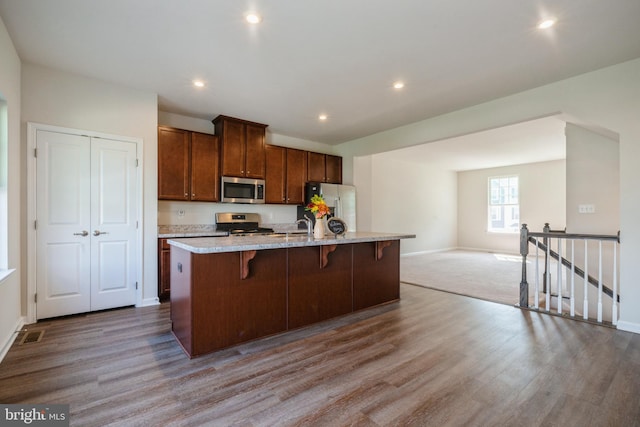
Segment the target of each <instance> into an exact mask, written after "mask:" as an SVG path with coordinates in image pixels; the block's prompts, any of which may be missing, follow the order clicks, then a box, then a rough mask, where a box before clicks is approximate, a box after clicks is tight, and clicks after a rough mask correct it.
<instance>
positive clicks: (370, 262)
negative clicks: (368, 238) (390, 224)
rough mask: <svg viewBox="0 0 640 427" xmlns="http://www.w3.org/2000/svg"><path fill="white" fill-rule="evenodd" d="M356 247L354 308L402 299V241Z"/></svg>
mask: <svg viewBox="0 0 640 427" xmlns="http://www.w3.org/2000/svg"><path fill="white" fill-rule="evenodd" d="M352 246H353V309H354V310H361V309H363V308H367V307H373V306H374V305H378V304H382V303H385V302H387V301H394V300H397V299H400V287H399V277H400V262H399V260H400V240H387V241H382V242H368V243H357V244H354V245H352Z"/></svg>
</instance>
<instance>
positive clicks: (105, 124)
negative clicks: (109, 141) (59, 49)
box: [21, 64, 158, 313]
mask: <svg viewBox="0 0 640 427" xmlns="http://www.w3.org/2000/svg"><path fill="white" fill-rule="evenodd" d="M157 118H158V105H157V95H156V94H154V93H149V92H143V91H139V90H135V89H130V88H127V87H122V86H118V85H114V84H111V83H107V82H103V81H99V80H95V79H90V78H86V77H81V76H77V75H74V74H70V73H66V72H62V71H57V70H53V69H49V68H44V67H40V66H37V65H32V64H23V67H22V132H23V133H22V146H23V150H22V152H23V160H22V162H21V165H22V178H23V180H24V181H25V182H26V173H27V172H26V169H27V168H26V155H27V153H26V151H27V150H26V147H27V141H26V138H27V132H26V124H27V122H35V123H43V124H49V125H54V126H61V127H68V128H74V129H82V130H90V131H96V132H103V133H107V134H112V135H120V136H128V137H137V138H140V139H142V140H143V144H142V151H143V152H142V167H143V190H142V191H143V194H142V197H143V209H144V212H143V221H144V230H143V236H144V237H143V239H144V241H143V248H144V253H143V302H144V303H145V304H151V303H153V302H154V301H156V299H157V287H158V273H157V272H158V269H157V256H158V255H157V240H156V239H157V188H158V184H157V169H158V168H157V147H158V136H157V135H158V131H157ZM23 188H24V186H23ZM22 211H23V212H25V213H26V212H27V209H26V197H23V201H22ZM23 238H24V239H26V228H25V230H24V236H23ZM23 241H24V240H23ZM25 246H26V245H25ZM24 256H26V254H25V255H24ZM26 298H27V296H26V279H24V280H23V307H22V310H23V313H24V312H26Z"/></svg>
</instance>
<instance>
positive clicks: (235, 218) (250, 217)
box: [216, 212, 273, 236]
mask: <svg viewBox="0 0 640 427" xmlns="http://www.w3.org/2000/svg"><path fill="white" fill-rule="evenodd" d="M259 224H260V215H258V214H256V213H234V212H221V213H216V230H217V231H226V232H228V233H229V235H233V236H255V235H258V234H273V228H267V227H260V226H259Z"/></svg>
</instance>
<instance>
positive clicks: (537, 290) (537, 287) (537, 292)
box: [533, 237, 540, 310]
mask: <svg viewBox="0 0 640 427" xmlns="http://www.w3.org/2000/svg"><path fill="white" fill-rule="evenodd" d="M538 243H539V242H538V238H537V237H536V284H535V290H534V295H535V297H534V299H533V306H534V307H535V309H536V310H537V309H539V308H540V307H539V305H540V303H539V299H540V267H539V265H540V257H539V256H538Z"/></svg>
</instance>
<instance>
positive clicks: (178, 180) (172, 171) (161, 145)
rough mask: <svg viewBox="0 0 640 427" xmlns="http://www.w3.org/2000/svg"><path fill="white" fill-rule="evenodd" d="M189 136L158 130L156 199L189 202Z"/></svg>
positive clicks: (178, 132)
mask: <svg viewBox="0 0 640 427" xmlns="http://www.w3.org/2000/svg"><path fill="white" fill-rule="evenodd" d="M189 134H190V132H188V131H185V130H181V129H173V128H167V127H159V128H158V199H161V200H189V140H190V135H189Z"/></svg>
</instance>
